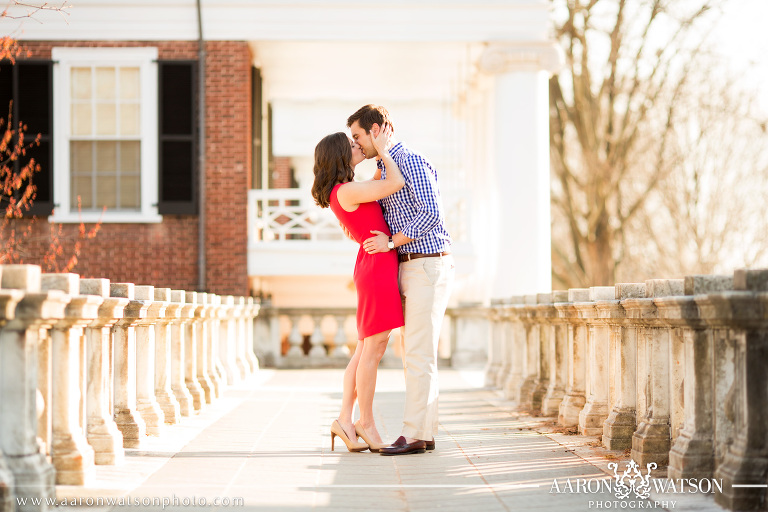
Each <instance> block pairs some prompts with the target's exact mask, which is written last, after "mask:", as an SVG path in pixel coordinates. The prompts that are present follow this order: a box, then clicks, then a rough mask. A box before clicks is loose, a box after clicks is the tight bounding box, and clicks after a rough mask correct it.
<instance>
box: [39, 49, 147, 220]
mask: <svg viewBox="0 0 768 512" xmlns="http://www.w3.org/2000/svg"><path fill="white" fill-rule="evenodd" d="M51 57H52V59H53V60H54V62H55V65H54V68H53V90H54V98H53V109H54V116H53V117H54V128H53V140H54V156H53V159H54V166H53V169H54V176H53V201H54V213H53V215H51V216H50V217H49V221H50V222H58V223H73V222H81V221H82V222H98V221H102V222H108V223H116V222H127V223H155V222H161V221H162V216H161V215H159V214H158V210H157V201H158V146H157V144H158V143H157V137H158V132H157V130H158V100H157V96H158V89H157V80H158V75H157V57H158V52H157V48H59V47H57V48H53V50H52V52H51ZM116 64H119V65H122V66H136V67H138V68H139V70H140V71H139V72H140V87H141V92H140V101H141V103H140V137H139V140H140V142H141V191H140V193H141V202H140V209H139V210H138V211H112V212H111V211H109V210H107V211H104V212H102V211H98V212H97V211H84V212H82V213H79V212H78V211H77V205H73V204H71V201H70V185H71V179H70V144H69V143H70V139H71V123H70V121H71V117H70V116H71V104H70V97H71V94H70V87H71V84H70V74H71V73H70V70H71V68H72V67H75V66H83V65H89V66H94V65H96V66H99V65H103V66H115V65H116Z"/></svg>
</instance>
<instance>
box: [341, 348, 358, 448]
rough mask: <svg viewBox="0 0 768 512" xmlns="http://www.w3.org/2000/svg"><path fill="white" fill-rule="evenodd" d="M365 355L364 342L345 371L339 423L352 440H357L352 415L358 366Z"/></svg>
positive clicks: (356, 350)
mask: <svg viewBox="0 0 768 512" xmlns="http://www.w3.org/2000/svg"><path fill="white" fill-rule="evenodd" d="M362 353H363V341H362V340H360V341H358V342H357V347H356V348H355V353H354V354H352V358H351V359H350V360H349V363H347V369H346V370H344V384H343V390H344V391H343V393H342V398H341V412H339V423H340V424H341V428H343V429H344V432H346V433H347V436H348V437H349V438H350V439H357V436H356V435H355V425H354V424H353V423H352V413H353V412H354V410H355V399H356V398H357V389H356V383H355V379H356V376H357V366H358V363H359V362H360V356H361V354H362Z"/></svg>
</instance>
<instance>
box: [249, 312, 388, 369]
mask: <svg viewBox="0 0 768 512" xmlns="http://www.w3.org/2000/svg"><path fill="white" fill-rule="evenodd" d="M333 317H334V319H336V334H335V335H334V336H333V346H332V347H331V349H330V351H329V353H328V356H329V357H331V358H336V359H340V360H341V361H348V360H349V357H350V356H351V354H350V352H349V347H347V332H346V330H345V329H344V321H345V320H346V318H347V317H346V315H341V314H339V315H334V316H333ZM255 321H256V318H254V323H255ZM391 339H392V338H390V340H391ZM387 348H388V349H389V346H387ZM257 363H258V361H257Z"/></svg>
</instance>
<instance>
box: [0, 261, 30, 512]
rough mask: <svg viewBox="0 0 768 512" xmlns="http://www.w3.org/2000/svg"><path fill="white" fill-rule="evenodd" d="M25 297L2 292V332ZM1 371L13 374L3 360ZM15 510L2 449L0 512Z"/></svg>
mask: <svg viewBox="0 0 768 512" xmlns="http://www.w3.org/2000/svg"><path fill="white" fill-rule="evenodd" d="M1 273H2V266H0V274H1ZM23 295H24V294H23V292H21V291H19V290H0V332H1V331H2V329H4V328H5V325H6V324H7V323H8V321H9V320H12V319H13V317H14V314H15V310H16V304H18V303H19V301H20V300H21V298H22V297H23ZM1 339H2V338H0V340H1ZM3 352H4V351H3V347H2V346H0V354H2V353H3ZM0 371H1V372H2V373H5V374H10V373H11V369H10V368H6V366H5V364H4V362H3V359H2V358H0ZM2 399H3V393H2V388H0V400H2ZM0 410H2V405H0ZM1 421H2V420H0V422H1ZM0 428H2V427H0ZM0 444H1V443H0ZM14 510H16V500H15V493H14V480H13V472H11V470H10V468H9V467H8V465H7V464H6V462H5V458H4V457H3V451H2V449H0V512H13V511H14Z"/></svg>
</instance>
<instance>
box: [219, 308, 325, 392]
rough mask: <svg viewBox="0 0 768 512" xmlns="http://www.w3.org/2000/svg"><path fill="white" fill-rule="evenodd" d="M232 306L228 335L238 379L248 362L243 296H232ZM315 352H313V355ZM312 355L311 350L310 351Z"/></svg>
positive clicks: (244, 373)
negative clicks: (231, 339) (231, 343)
mask: <svg viewBox="0 0 768 512" xmlns="http://www.w3.org/2000/svg"><path fill="white" fill-rule="evenodd" d="M233 299H234V306H233V308H232V310H231V311H232V313H231V314H230V316H229V317H228V320H229V328H228V333H229V337H230V338H233V343H234V347H235V365H236V368H237V373H238V378H239V380H240V381H242V380H243V379H246V378H247V377H248V371H249V370H248V362H247V361H246V358H245V326H244V324H245V322H244V318H243V316H244V310H245V297H233ZM321 350H322V351H323V356H325V348H323V347H321ZM316 354H317V352H315V355H316ZM310 355H312V351H310Z"/></svg>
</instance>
